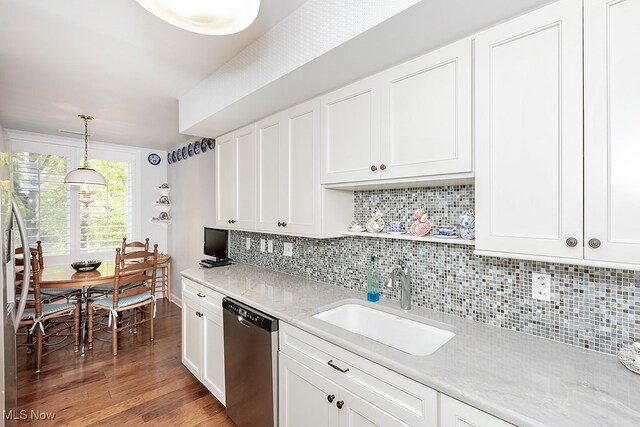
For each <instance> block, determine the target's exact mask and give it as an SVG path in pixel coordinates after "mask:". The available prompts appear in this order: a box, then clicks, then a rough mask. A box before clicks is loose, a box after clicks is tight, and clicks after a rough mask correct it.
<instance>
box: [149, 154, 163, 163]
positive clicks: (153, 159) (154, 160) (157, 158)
mask: <svg viewBox="0 0 640 427" xmlns="http://www.w3.org/2000/svg"><path fill="white" fill-rule="evenodd" d="M147 160H149V163H151V164H152V165H153V166H156V165H159V164H160V161H161V160H162V159H161V158H160V156H158V155H157V154H156V153H151V154H149V156H148V157H147Z"/></svg>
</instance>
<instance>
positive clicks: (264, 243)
mask: <svg viewBox="0 0 640 427" xmlns="http://www.w3.org/2000/svg"><path fill="white" fill-rule="evenodd" d="M266 247H267V241H266V240H264V239H260V252H264V251H266V250H267V249H266Z"/></svg>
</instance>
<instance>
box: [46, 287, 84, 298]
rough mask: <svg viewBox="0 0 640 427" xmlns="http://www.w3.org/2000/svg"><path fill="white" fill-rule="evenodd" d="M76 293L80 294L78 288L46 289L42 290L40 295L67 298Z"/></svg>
mask: <svg viewBox="0 0 640 427" xmlns="http://www.w3.org/2000/svg"><path fill="white" fill-rule="evenodd" d="M74 292H78V289H76V288H46V289H40V293H41V294H42V295H45V294H46V295H51V296H54V297H61V296H65V295H67V294H72V293H74Z"/></svg>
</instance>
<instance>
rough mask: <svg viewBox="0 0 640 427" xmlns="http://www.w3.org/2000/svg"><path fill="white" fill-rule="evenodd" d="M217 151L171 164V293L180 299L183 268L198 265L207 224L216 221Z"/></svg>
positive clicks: (211, 224) (176, 298)
mask: <svg viewBox="0 0 640 427" xmlns="http://www.w3.org/2000/svg"><path fill="white" fill-rule="evenodd" d="M213 165H214V152H213V151H207V152H206V153H200V154H199V155H197V156H192V157H189V158H188V159H187V160H182V161H180V162H177V163H174V164H172V165H169V166H168V176H169V185H170V186H171V202H172V204H173V205H172V208H171V209H172V210H171V213H172V223H171V225H170V226H169V253H170V254H171V269H172V277H171V281H172V286H171V288H172V289H171V290H172V292H171V293H172V295H173V297H174V298H175V301H176V302H177V303H180V301H181V296H182V295H181V294H182V286H181V278H180V272H181V271H182V270H185V269H187V268H192V267H197V266H198V262H200V260H201V259H202V258H204V255H203V253H202V248H203V245H204V241H203V234H204V231H203V229H204V227H213V226H214V225H215V203H216V202H215V171H214V166H213Z"/></svg>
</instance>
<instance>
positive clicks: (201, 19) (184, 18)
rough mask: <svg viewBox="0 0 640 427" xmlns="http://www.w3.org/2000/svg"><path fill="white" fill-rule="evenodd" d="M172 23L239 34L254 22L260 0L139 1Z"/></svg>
mask: <svg viewBox="0 0 640 427" xmlns="http://www.w3.org/2000/svg"><path fill="white" fill-rule="evenodd" d="M136 1H137V2H138V4H139V5H140V6H142V7H144V8H145V9H147V10H148V11H149V12H151V13H152V14H154V15H155V16H157V17H158V18H160V19H162V20H163V21H165V22H168V23H169V24H171V25H175V26H176V27H179V28H182V29H183V30H187V31H192V32H194V33H199V34H207V35H214V36H221V35H226V34H234V33H238V32H240V31H242V30H244V29H245V28H247V27H248V26H249V25H251V24H252V23H253V21H255V19H256V16H258V10H260V0H136Z"/></svg>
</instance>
